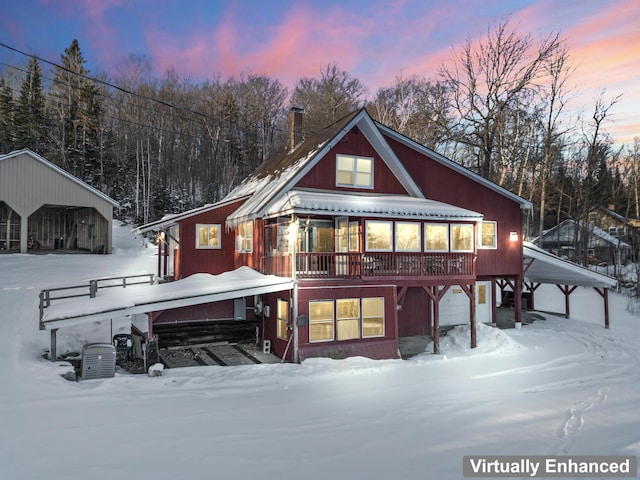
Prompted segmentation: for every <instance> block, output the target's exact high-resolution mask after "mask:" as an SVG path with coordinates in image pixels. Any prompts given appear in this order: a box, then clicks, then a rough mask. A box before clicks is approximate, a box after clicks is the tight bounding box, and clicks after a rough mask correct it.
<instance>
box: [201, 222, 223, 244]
mask: <svg viewBox="0 0 640 480" xmlns="http://www.w3.org/2000/svg"><path fill="white" fill-rule="evenodd" d="M202 227H206V228H207V235H208V234H209V232H208V229H209V228H211V227H217V229H218V239H219V241H218V245H217V246H215V245H214V246H209V245H205V246H202V245H200V228H202ZM221 248H222V225H221V224H219V223H196V249H197V250H220V249H221Z"/></svg>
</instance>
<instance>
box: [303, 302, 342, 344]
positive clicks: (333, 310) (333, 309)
mask: <svg viewBox="0 0 640 480" xmlns="http://www.w3.org/2000/svg"><path fill="white" fill-rule="evenodd" d="M318 302H327V303H328V302H331V322H332V323H331V324H332V329H331V330H332V332H331V333H332V336H331V338H327V339H323V340H311V304H312V303H318ZM326 322H328V320H327V321H324V320H323V321H322V322H318V323H326ZM335 341H336V302H335V300H334V299H331V300H309V343H327V342H335Z"/></svg>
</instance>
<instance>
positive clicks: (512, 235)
mask: <svg viewBox="0 0 640 480" xmlns="http://www.w3.org/2000/svg"><path fill="white" fill-rule="evenodd" d="M509 241H511V242H517V241H518V232H509Z"/></svg>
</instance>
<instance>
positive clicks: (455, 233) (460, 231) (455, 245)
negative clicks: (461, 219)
mask: <svg viewBox="0 0 640 480" xmlns="http://www.w3.org/2000/svg"><path fill="white" fill-rule="evenodd" d="M451 251H452V252H472V251H473V225H463V224H458V225H456V224H454V225H451Z"/></svg>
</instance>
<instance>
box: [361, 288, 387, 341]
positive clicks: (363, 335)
mask: <svg viewBox="0 0 640 480" xmlns="http://www.w3.org/2000/svg"><path fill="white" fill-rule="evenodd" d="M377 298H379V299H381V300H382V335H365V334H364V319H365V317H364V307H363V306H362V303H363V300H372V299H377ZM367 318H369V317H367ZM386 323H387V319H386V315H385V309H384V297H363V298H361V299H360V337H361V338H383V337H384V336H385V334H386Z"/></svg>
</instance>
